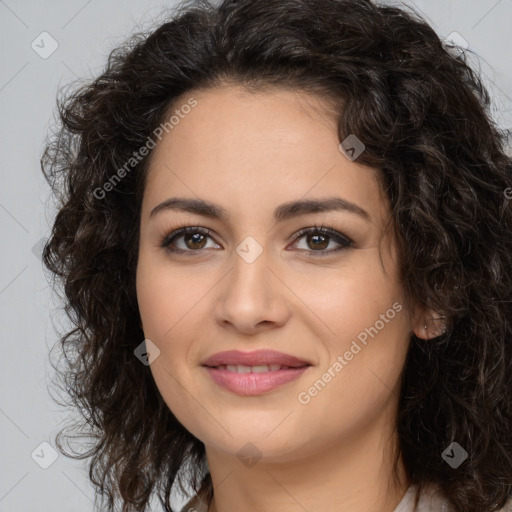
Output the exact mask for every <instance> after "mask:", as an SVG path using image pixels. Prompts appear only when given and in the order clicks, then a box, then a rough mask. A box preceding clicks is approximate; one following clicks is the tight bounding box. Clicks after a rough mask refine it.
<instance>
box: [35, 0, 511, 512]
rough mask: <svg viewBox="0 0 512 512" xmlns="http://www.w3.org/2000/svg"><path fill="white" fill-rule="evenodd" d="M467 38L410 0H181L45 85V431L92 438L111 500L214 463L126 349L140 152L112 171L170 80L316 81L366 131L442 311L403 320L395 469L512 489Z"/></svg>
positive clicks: (403, 257)
mask: <svg viewBox="0 0 512 512" xmlns="http://www.w3.org/2000/svg"><path fill="white" fill-rule="evenodd" d="M467 53H468V52H467V51H466V52H461V51H459V50H457V49H455V48H452V47H450V45H448V44H447V43H443V42H442V41H441V40H440V39H439V37H438V35H436V33H435V32H434V30H433V29H432V28H431V27H430V26H429V25H428V24H427V23H426V22H425V21H424V20H423V19H422V18H421V17H420V16H419V15H418V14H417V13H416V12H415V11H414V10H412V9H411V10H410V12H407V11H406V10H405V8H397V7H394V6H389V5H388V6H385V5H376V4H374V3H372V2H371V1H370V0H238V1H235V0H225V1H223V2H221V3H220V4H218V5H214V4H212V3H209V2H207V1H206V0H205V1H194V2H189V3H187V4H182V5H181V6H180V8H179V9H178V10H177V11H176V12H175V14H174V15H173V16H172V17H171V19H169V20H167V21H165V22H164V23H163V24H161V26H159V27H158V28H156V29H155V30H154V31H153V32H151V33H149V34H143V33H139V34H136V35H134V36H133V37H131V38H130V39H129V40H128V41H127V42H125V43H124V44H122V45H121V46H119V47H117V48H115V49H114V50H113V51H112V52H111V53H110V55H109V58H108V63H107V65H106V68H105V69H104V70H103V72H102V73H101V75H100V76H98V77H97V78H95V79H94V80H92V81H91V82H90V83H87V84H81V85H80V86H78V87H76V88H74V89H73V90H71V92H69V93H63V94H64V98H59V97H58V98H57V105H58V112H59V117H60V126H59V129H58V131H57V132H56V133H55V134H54V135H53V136H52V137H51V138H50V139H49V140H48V142H47V146H46V148H45V151H44V154H43V156H42V159H41V166H42V169H43V173H44V174H45V176H46V179H47V180H48V182H49V183H50V185H51V187H52V189H53V191H54V194H55V195H56V197H58V200H59V202H58V212H57V214H56V218H55V221H54V224H53V228H52V233H51V237H50V239H49V240H48V242H47V244H46V246H45V248H44V255H43V258H44V263H45V266H46V267H47V269H49V271H50V272H51V275H52V277H53V281H54V283H56V282H58V283H59V284H60V285H62V286H63V289H64V292H65V311H66V313H67V315H68V317H69V318H70V319H71V321H72V323H73V326H72V327H73V328H72V330H70V331H68V332H66V333H65V334H64V335H63V336H62V337H61V338H60V339H59V341H60V345H59V346H60V348H61V349H62V353H63V354H64V355H65V363H66V364H65V367H63V368H59V369H58V375H59V376H60V377H61V378H62V381H63V384H64V390H65V391H66V393H67V396H68V397H69V399H70V400H69V403H70V404H72V405H73V406H75V407H76V408H77V409H78V411H80V413H81V415H82V417H83V418H81V420H80V422H79V423H76V424H73V426H72V428H71V429H63V430H61V431H60V432H59V434H58V436H57V445H58V447H59V449H60V450H61V452H62V453H65V454H66V455H67V456H69V457H73V458H79V459H82V458H86V457H92V460H91V461H90V466H89V477H90V480H91V482H92V483H93V484H94V485H95V486H96V489H97V495H101V496H102V498H107V501H108V503H107V504H108V507H109V510H112V509H113V507H114V505H115V503H116V502H117V500H118V499H119V500H120V501H121V502H122V504H123V508H122V511H123V512H131V511H133V510H137V511H145V510H146V507H148V504H149V500H150V498H151V496H152V495H153V493H154V492H157V495H158V497H159V499H160V502H161V503H162V505H163V506H164V507H165V510H167V511H172V508H171V505H170V494H171V489H172V488H173V485H174V484H178V485H179V486H180V488H182V486H183V482H187V484H188V485H191V486H192V487H193V489H195V490H196V491H197V490H198V488H199V486H200V484H201V479H202V481H203V483H204V482H208V481H209V478H210V477H209V473H208V472H207V471H206V473H205V474H203V472H204V470H205V467H204V466H203V464H204V463H205V450H204V445H203V443H202V442H201V441H200V440H199V439H197V438H196V437H194V436H193V435H192V434H190V433H189V432H188V431H187V430H186V429H185V428H184V427H183V426H182V425H181V424H180V423H179V422H178V420H177V419H176V418H175V417H174V415H173V414H172V412H171V411H170V410H169V408H168V407H167V406H166V404H165V402H164V401H163V399H162V397H161V395H160V393H159V392H158V389H157V387H156V385H155V382H154V380H153V378H152V375H151V372H150V369H149V367H147V366H144V365H141V363H140V361H139V360H138V359H137V358H136V357H134V349H135V348H136V347H137V346H138V345H139V344H140V343H141V342H142V341H143V340H144V333H143V331H142V328H141V323H140V315H139V310H138V305H137V300H136V293H135V271H136V262H137V254H138V235H139V232H138V229H137V227H138V226H139V223H140V207H141V198H142V194H143V190H144V180H145V175H146V171H147V168H148V162H149V159H150V156H151V154H152V153H151V151H149V153H148V154H147V155H145V156H143V157H140V156H138V158H137V161H136V162H132V163H131V164H130V165H131V168H130V169H128V170H129V172H125V173H123V175H122V179H117V178H119V176H120V174H119V170H120V169H121V168H123V166H126V162H128V161H130V159H133V157H134V155H135V154H137V151H138V150H139V149H140V148H141V147H142V146H144V144H146V143H147V141H148V140H149V139H148V137H152V136H153V134H155V131H156V130H157V129H158V127H159V126H160V125H161V124H162V123H163V122H164V121H165V120H166V117H165V116H166V115H168V112H169V107H170V106H171V105H173V102H174V101H175V100H176V99H177V98H178V97H181V95H183V94H184V93H186V92H190V91H193V90H201V89H208V88H211V87H214V86H216V85H218V84H221V83H224V82H233V83H238V84H241V85H243V86H245V87H247V88H248V89H250V90H255V89H258V88H259V89H265V88H267V87H270V86H278V87H286V88H295V89H297V90H303V91H306V92H312V93H315V94H319V95H320V96H321V97H324V98H326V99H327V98H329V99H331V100H333V103H334V104H336V105H337V111H336V114H337V115H338V116H339V117H338V136H339V140H340V141H343V140H344V139H345V138H346V137H347V136H348V135H349V134H356V136H357V137H358V138H359V139H360V140H361V141H362V142H363V143H364V145H365V151H364V152H363V153H362V154H361V155H360V156H359V157H358V163H361V164H363V165H367V166H371V167H374V168H376V169H379V175H380V178H381V182H382V186H383V189H384V190H385V192H386V193H387V195H388V197H389V199H390V202H391V205H392V218H393V222H394V224H395V226H396V228H397V232H398V249H399V254H400V272H401V278H402V282H403V286H404V289H405V291H406V293H407V294H408V296H409V297H412V298H414V299H416V300H417V301H419V302H420V303H422V304H424V305H426V306H428V307H429V308H432V310H434V311H436V312H440V313H441V314H442V315H444V316H445V320H446V332H445V333H444V334H442V335H440V336H439V337H437V338H435V339H433V340H430V341H428V342H427V341H425V340H420V339H418V338H416V337H415V336H414V335H413V336H412V339H411V342H410V347H409V351H408V354H407V360H406V364H405V367H404V369H403V374H402V387H401V396H400V402H399V411H398V416H397V420H396V421H397V429H398V433H399V440H400V451H401V454H402V455H403V458H404V463H405V466H406V469H407V473H408V477H409V479H410V481H411V483H413V484H417V485H418V486H420V489H421V488H422V486H424V485H426V484H427V483H429V482H436V483H438V484H439V485H440V486H441V488H442V490H443V491H444V492H445V494H446V496H447V498H448V499H449V502H450V503H451V505H452V506H453V507H454V510H456V511H457V512H481V511H482V510H486V511H491V512H492V511H495V510H497V509H498V508H499V507H502V506H503V505H504V503H505V501H506V499H507V497H509V496H511V493H512V431H511V426H512V235H511V233H512V208H511V203H510V202H509V199H508V197H509V195H510V194H507V193H506V191H507V190H510V191H512V188H510V187H512V159H511V158H510V157H509V156H507V154H506V147H505V145H506V133H505V132H504V131H502V130H500V129H499V127H497V126H496V123H495V122H494V121H493V120H492V118H491V115H490V112H489V110H490V109H489V107H490V98H489V94H488V92H487V90H486V89H485V87H484V86H483V84H482V82H481V79H480V78H479V77H478V74H477V73H476V72H475V71H473V70H472V68H471V66H470V64H469V63H468V55H467ZM61 92H62V91H61ZM124 168H125V170H126V167H124ZM116 173H117V178H116V181H115V183H114V181H113V177H114V175H115V174H116ZM107 182H110V183H111V185H112V186H110V187H108V188H107V187H106V186H105V184H106V183H107ZM76 432H79V434H78V437H88V438H92V439H93V440H94V441H93V445H92V447H91V448H90V449H89V450H88V451H87V452H85V453H69V452H67V451H66V450H65V448H64V447H63V444H62V439H64V438H66V439H69V440H71V439H72V438H73V437H74V436H75V435H76ZM453 441H457V442H458V443H459V444H460V445H461V446H463V447H464V448H465V449H466V450H467V452H468V453H469V457H468V459H467V460H466V461H465V462H464V463H463V464H462V465H461V466H460V467H459V468H457V470H454V469H452V468H451V467H450V466H449V465H448V464H447V463H446V462H445V461H444V460H443V459H442V458H441V453H442V452H443V450H445V448H446V447H447V446H449V445H450V443H452V442H453ZM185 470H189V471H190V473H189V474H188V479H187V480H184V479H183V475H184V474H185V473H184V472H185ZM203 477H204V478H203Z"/></svg>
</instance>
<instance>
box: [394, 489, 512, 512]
mask: <svg viewBox="0 0 512 512" xmlns="http://www.w3.org/2000/svg"><path fill="white" fill-rule="evenodd" d="M416 494H417V487H416V486H415V485H411V486H410V487H409V489H408V490H407V492H406V494H405V496H404V497H403V498H402V501H401V502H400V503H399V504H398V507H397V508H396V509H395V511H394V512H455V511H454V509H453V507H452V506H451V505H450V503H449V501H448V499H447V498H446V495H445V494H444V493H443V492H442V490H441V489H440V487H439V486H438V485H435V484H430V485H428V486H427V487H425V488H424V490H423V492H422V493H421V495H420V496H419V499H418V505H417V507H416V506H415V498H416ZM496 512H512V496H510V497H509V498H508V500H507V502H506V503H505V505H504V506H503V507H502V508H500V509H499V510H497V511H496Z"/></svg>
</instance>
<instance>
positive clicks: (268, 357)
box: [202, 350, 311, 396]
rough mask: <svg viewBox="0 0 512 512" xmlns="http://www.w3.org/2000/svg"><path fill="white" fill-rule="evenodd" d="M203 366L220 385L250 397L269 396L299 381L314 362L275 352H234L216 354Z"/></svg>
mask: <svg viewBox="0 0 512 512" xmlns="http://www.w3.org/2000/svg"><path fill="white" fill-rule="evenodd" d="M202 365H203V366H204V367H205V369H206V370H207V371H208V373H209V374H210V376H211V378H212V379H213V381H214V382H215V383H216V384H218V385H219V386H221V387H223V388H225V389H227V390H229V391H231V392H233V393H236V394H238V395H243V396H249V395H260V394H263V393H267V392H269V391H272V390H273V389H275V388H277V387H279V386H282V385H283V384H286V383H288V382H291V381H293V380H295V379H298V378H299V377H300V376H301V375H302V374H303V373H304V372H305V371H306V370H307V369H308V368H309V367H310V366H311V363H310V362H309V361H307V360H304V359H300V358H298V357H295V356H292V355H290V354H284V353H282V352H276V351H275V350H255V351H253V352H241V351H238V350H230V351H227V352H219V353H217V354H214V355H213V356H211V357H209V358H208V359H206V360H205V361H204V362H203V363H202Z"/></svg>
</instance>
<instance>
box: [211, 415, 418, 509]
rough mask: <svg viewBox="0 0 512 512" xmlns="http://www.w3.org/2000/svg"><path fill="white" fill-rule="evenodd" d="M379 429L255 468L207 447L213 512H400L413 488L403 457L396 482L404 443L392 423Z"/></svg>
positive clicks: (266, 461)
mask: <svg viewBox="0 0 512 512" xmlns="http://www.w3.org/2000/svg"><path fill="white" fill-rule="evenodd" d="M378 423H379V424H378V425H373V426H372V428H371V430H370V431H368V432H358V433H357V434H356V435H352V436H350V438H345V439H341V440H339V442H338V443H337V444H334V445H325V446H323V449H322V450H316V449H315V450H314V451H313V452H311V453H309V454H307V455H304V454H305V453H307V450H306V449H301V450H300V453H301V454H302V456H299V455H290V456H289V457H288V458H287V460H283V459H282V458H280V459H279V460H277V459H275V460H274V459H273V460H269V458H267V457H262V458H261V459H260V460H259V461H258V462H257V463H256V464H255V465H253V466H251V467H246V466H244V465H243V464H242V463H241V461H240V460H239V459H238V457H237V456H236V454H232V453H226V452H223V451H218V450H216V449H215V447H212V446H206V454H207V458H208V465H209V468H210V474H211V477H212V482H213V485H214V489H215V490H214V496H213V499H212V502H211V504H210V507H209V509H208V512H233V511H235V510H246V511H248V512H273V511H275V510H279V511H280V512H297V511H298V510H323V511H325V512H329V511H336V512H363V511H365V512H366V511H368V510H378V511H379V512H394V510H395V508H396V507H397V505H398V503H399V502H400V500H401V499H402V498H403V496H404V494H405V492H406V491H407V488H408V485H409V483H408V479H407V475H406V471H405V468H404V465H403V461H402V458H401V457H400V458H399V461H398V466H397V476H398V478H397V479H395V475H394V472H393V468H394V457H393V455H394V453H395V450H397V447H398V437H397V436H396V433H394V432H392V431H391V432H390V429H387V428H386V425H389V424H390V422H389V418H387V419H386V418H382V421H379V422H378Z"/></svg>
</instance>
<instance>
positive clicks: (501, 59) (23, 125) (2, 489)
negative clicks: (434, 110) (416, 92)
mask: <svg viewBox="0 0 512 512" xmlns="http://www.w3.org/2000/svg"><path fill="white" fill-rule="evenodd" d="M395 3H398V2H395ZM407 3H408V4H409V5H412V6H415V7H416V8H417V9H418V10H419V11H420V12H421V13H422V14H423V16H424V17H425V18H426V19H427V21H428V22H429V23H430V24H431V25H432V26H433V27H434V29H435V30H436V31H437V33H438V34H439V35H440V36H441V37H442V38H445V37H447V36H448V35H449V34H451V33H452V32H454V31H455V32H458V33H459V34H460V35H461V36H462V37H463V38H464V39H465V40H466V41H467V42H468V44H469V48H470V49H471V50H473V51H475V52H476V53H477V54H478V56H479V58H480V66H481V73H482V75H483V77H484V78H485V82H486V85H487V86H488V87H489V91H490V93H491V95H492V97H493V99H494V106H493V116H494V118H495V120H496V122H497V123H498V124H499V125H500V126H501V127H503V128H511V127H512V100H511V98H512V65H511V64H512V59H511V57H510V49H511V43H512V37H511V34H510V30H511V27H512V0H472V1H469V0H451V1H447V0H416V1H415V2H412V1H409V2H407ZM172 5H174V2H167V3H166V2H162V1H157V0H153V1H152V0H145V1H142V0H139V1H137V2H136V1H135V0H129V1H123V2H121V1H120V0H110V1H108V2H101V3H100V2H99V1H97V0H96V1H94V0H89V1H85V0H72V1H70V0H68V1H64V0H60V1H56V0H52V1H51V2H40V1H35V0H32V1H29V0H19V1H16V0H6V1H2V0H0V56H1V59H0V62H1V68H0V145H1V155H2V159H1V178H2V181H1V187H0V226H1V228H2V235H1V239H0V245H1V252H0V254H1V258H2V259H1V265H0V319H1V327H2V329H1V334H2V345H1V346H2V350H3V356H2V357H1V358H0V384H1V386H0V389H1V397H0V433H1V436H0V457H1V470H0V512H36V511H38V512H39V511H41V510H44V511H46V510H51V511H53V512H70V511H74V512H75V511H76V512H82V511H83V512H86V511H88V512H91V511H92V510H93V499H94V498H93V490H92V487H91V485H90V484H89V482H88V479H87V477H86V465H85V462H80V461H73V460H70V459H67V458H65V457H64V456H62V455H59V456H58V458H57V459H56V460H55V462H54V463H52V464H51V465H50V466H49V467H48V468H47V469H43V468H42V467H40V465H39V464H44V463H46V464H48V463H49V462H51V458H50V456H51V451H52V450H51V448H49V447H46V448H45V447H44V446H43V447H41V446H40V444H41V443H42V442H47V443H49V444H50V445H52V446H54V436H55V433H56V432H57V430H58V429H59V427H60V426H61V423H62V422H63V421H64V420H65V419H66V417H67V415H68V414H69V412H66V410H65V409H64V408H62V407H60V406H58V405H57V404H56V403H55V402H54V401H53V400H52V399H51V397H50V395H49V392H48V384H49V382H50V379H51V375H52V372H53V370H52V367H51V365H50V363H49V360H48V357H49V355H48V354H49V350H50V348H51V347H52V346H53V345H54V343H55V342H56V339H57V336H56V334H55V328H57V329H61V330H62V329H65V327H66V326H67V322H66V320H65V319H64V317H63V315H60V314H57V313H54V314H53V315H52V316H50V315H51V313H52V311H54V310H55V308H56V307H58V297H53V296H52V294H51V290H50V287H49V286H48V283H47V281H46V279H45V276H44V274H43V271H42V264H41V261H40V250H41V240H43V239H44V238H45V237H46V236H47V235H48V233H49V226H50V225H51V221H52V218H53V213H54V212H53V211H52V210H47V209H46V206H45V205H46V201H47V198H48V194H49V188H48V186H47V185H46V183H45V182H44V179H43V177H42V174H41V172H40V168H39V160H40V157H41V153H42V148H43V144H44V140H45V136H46V134H47V133H48V130H49V128H50V126H51V123H52V118H53V116H54V113H55V98H56V93H57V89H58V88H59V87H61V86H63V85H65V84H68V83H70V82H71V81H73V80H75V79H76V78H78V77H81V78H82V77H85V78H88V77H91V76H96V75H97V74H98V73H99V72H100V70H101V68H102V67H103V65H104V63H105V61H106V57H107V55H108V52H109V51H110V49H112V48H113V47H114V46H115V45H116V44H118V43H120V42H121V41H123V40H124V39H125V38H126V37H127V36H128V35H129V34H130V33H132V32H133V31H135V30H140V29H146V28H149V27H150V26H151V24H152V23H154V22H157V21H158V19H161V15H162V13H163V10H164V9H165V8H170V7H172ZM42 32H48V33H49V34H50V35H51V37H52V38H54V40H56V41H57V43H58V48H57V49H56V50H55V52H54V53H52V54H51V55H50V56H49V57H47V58H42V57H41V56H40V55H39V54H38V53H36V51H35V50H34V49H33V48H32V46H31V45H32V42H33V41H34V40H35V41H36V43H38V41H39V43H38V44H39V45H40V48H39V50H38V51H39V52H43V51H47V50H48V49H50V48H51V46H50V43H51V41H50V40H49V39H46V40H45V46H44V48H42V43H40V40H41V37H44V36H40V34H41V33H42ZM52 318H53V320H52ZM34 450H35V451H34ZM31 454H32V455H31ZM35 460H37V461H38V462H39V464H37V463H36V462H35ZM180 503H181V500H177V501H176V505H179V504H180ZM153 510H154V511H158V510H160V507H159V505H157V502H156V501H154V506H153Z"/></svg>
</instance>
